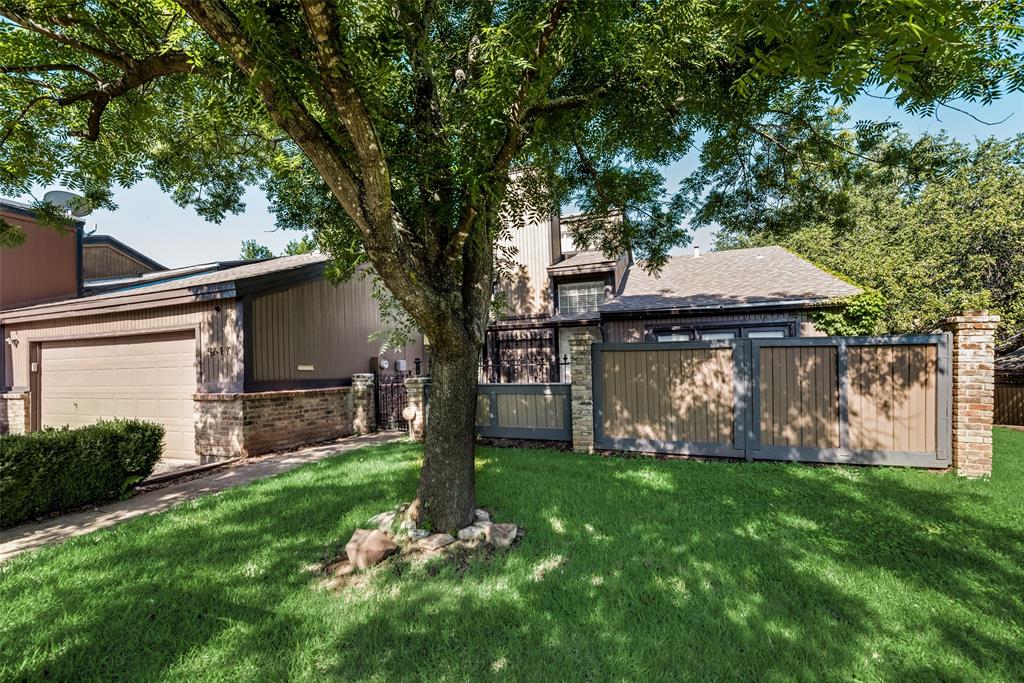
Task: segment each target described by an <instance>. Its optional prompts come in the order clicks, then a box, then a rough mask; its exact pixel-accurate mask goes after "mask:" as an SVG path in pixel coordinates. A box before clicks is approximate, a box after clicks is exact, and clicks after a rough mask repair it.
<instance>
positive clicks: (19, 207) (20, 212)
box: [0, 197, 85, 228]
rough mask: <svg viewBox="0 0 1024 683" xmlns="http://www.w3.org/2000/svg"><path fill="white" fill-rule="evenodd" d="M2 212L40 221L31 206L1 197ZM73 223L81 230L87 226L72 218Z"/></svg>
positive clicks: (79, 219)
mask: <svg viewBox="0 0 1024 683" xmlns="http://www.w3.org/2000/svg"><path fill="white" fill-rule="evenodd" d="M0 211H6V212H7V213H13V214H15V215H17V216H23V217H24V218H31V219H32V220H38V217H37V216H36V210H35V208H34V207H33V206H32V205H31V204H26V203H25V202H19V201H15V200H13V199H7V198H6V197H0ZM71 223H72V225H74V226H76V227H79V228H81V227H84V226H85V221H84V220H82V219H81V218H71Z"/></svg>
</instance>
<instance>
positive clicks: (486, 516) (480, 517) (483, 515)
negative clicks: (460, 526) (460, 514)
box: [473, 509, 491, 522]
mask: <svg viewBox="0 0 1024 683" xmlns="http://www.w3.org/2000/svg"><path fill="white" fill-rule="evenodd" d="M473 516H474V517H476V521H478V522H489V521H491V513H489V512H487V510H480V509H477V510H476V511H474V513H473Z"/></svg>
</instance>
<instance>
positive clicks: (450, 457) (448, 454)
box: [411, 344, 480, 533]
mask: <svg viewBox="0 0 1024 683" xmlns="http://www.w3.org/2000/svg"><path fill="white" fill-rule="evenodd" d="M479 356H480V350H479V349H478V348H477V347H476V346H475V345H473V344H465V345H457V346H456V348H455V349H451V350H447V351H445V352H441V353H436V352H432V354H431V367H430V414H429V422H428V423H427V430H426V439H425V443H424V447H423V469H422V471H421V472H420V484H419V490H418V491H417V493H416V502H415V503H414V505H413V509H412V511H411V512H412V516H413V518H414V519H417V520H418V521H419V522H420V523H421V524H425V523H429V524H430V526H431V528H432V529H433V530H434V531H439V532H440V531H447V532H450V533H454V532H455V531H457V530H458V529H461V528H463V527H465V526H468V525H469V524H471V523H472V521H473V511H474V509H475V508H476V487H475V472H474V466H475V463H474V460H475V451H476V444H475V441H476V426H475V423H476V381H477V369H478V363H479Z"/></svg>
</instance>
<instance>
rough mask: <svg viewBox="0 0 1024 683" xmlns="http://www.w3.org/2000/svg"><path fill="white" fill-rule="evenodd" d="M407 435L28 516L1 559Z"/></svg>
mask: <svg viewBox="0 0 1024 683" xmlns="http://www.w3.org/2000/svg"><path fill="white" fill-rule="evenodd" d="M404 437H405V434H403V433H401V432H383V433H378V434H368V435H366V436H351V437H347V438H344V439H339V440H338V441H335V442H332V443H329V444H323V445H321V446H314V447H311V448H304V449H301V450H298V451H292V452H290V453H280V454H277V455H268V456H260V457H257V458H252V459H249V460H242V461H239V462H238V463H237V464H234V465H228V466H225V467H224V468H222V469H216V470H212V471H211V472H210V473H209V474H208V475H205V476H201V477H199V478H196V479H190V480H188V481H182V482H178V483H173V484H169V485H168V486H165V487H163V488H160V489H157V490H155V491H146V492H143V493H139V494H137V495H135V496H132V497H131V498H129V499H127V500H122V501H116V502H113V503H108V504H106V505H104V506H102V507H98V508H93V509H89V510H82V511H80V512H72V513H69V514H66V515H61V516H60V517H53V518H51V519H44V520H40V521H38V522H29V523H28V524H23V525H21V526H16V527H14V528H12V529H6V530H4V531H0V562H4V561H6V560H8V559H10V558H12V557H14V556H15V555H17V554H19V553H23V552H25V551H26V550H32V549H34V548H39V547H42V546H44V545H49V544H51V543H60V542H61V541H66V540H67V539H69V538H72V537H74V536H81V535H83V534H88V533H91V532H93V531H96V530H97V529H104V528H106V527H111V526H114V525H115V524H120V523H121V522H124V521H127V520H129V519H132V518H134V517H139V516H140V515H148V514H153V513H155V512H162V511H163V510H166V509H168V508H170V507H173V506H175V505H177V504H178V503H181V502H184V501H186V500H192V499H194V498H199V497H200V496H207V495H210V494H212V493H218V492H220V491H223V490H225V489H229V488H232V487H233V486H241V485H243V484H248V483H250V482H253V481H256V480H257V479H265V478H266V477H272V476H274V475H275V474H281V473H282V472H287V471H288V470H291V469H294V468H296V467H299V466H300V465H305V464H306V463H310V462H316V461H317V460H322V459H324V458H326V457H329V456H331V455H335V454H338V453H345V452H347V451H351V450H355V449H356V448H361V447H363V446H372V445H375V444H382V443H389V442H391V441H398V440H400V439H402V438H404Z"/></svg>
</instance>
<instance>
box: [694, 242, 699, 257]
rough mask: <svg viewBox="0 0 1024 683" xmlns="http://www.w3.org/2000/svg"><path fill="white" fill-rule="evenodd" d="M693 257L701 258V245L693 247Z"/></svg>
mask: <svg viewBox="0 0 1024 683" xmlns="http://www.w3.org/2000/svg"><path fill="white" fill-rule="evenodd" d="M693 258H700V247H698V246H696V245H694V247H693Z"/></svg>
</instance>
